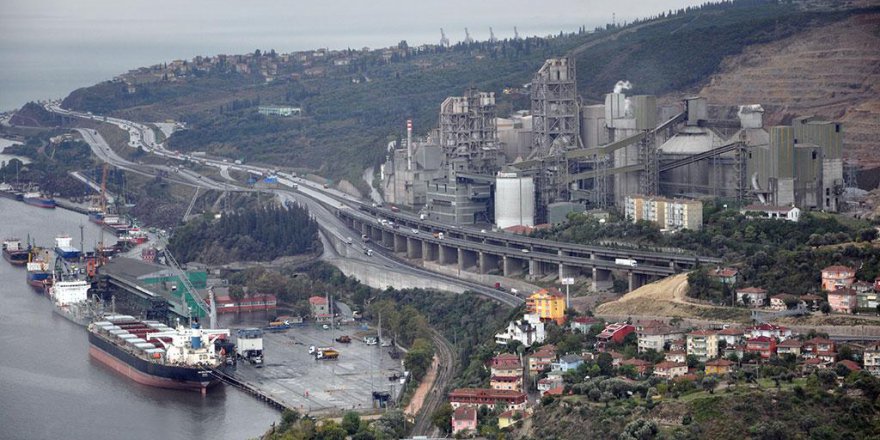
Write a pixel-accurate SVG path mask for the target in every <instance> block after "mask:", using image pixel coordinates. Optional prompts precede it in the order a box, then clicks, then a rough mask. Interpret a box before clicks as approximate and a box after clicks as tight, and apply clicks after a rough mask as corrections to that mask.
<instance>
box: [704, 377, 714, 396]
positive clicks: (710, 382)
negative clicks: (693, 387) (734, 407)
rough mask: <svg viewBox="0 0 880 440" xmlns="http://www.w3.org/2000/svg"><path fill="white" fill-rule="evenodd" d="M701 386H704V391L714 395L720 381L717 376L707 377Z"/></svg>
mask: <svg viewBox="0 0 880 440" xmlns="http://www.w3.org/2000/svg"><path fill="white" fill-rule="evenodd" d="M701 385H703V391H706V392H708V393H709V394H714V393H715V387H716V386H717V385H718V379H716V378H715V376H706V377H704V378H703V381H702V382H701Z"/></svg>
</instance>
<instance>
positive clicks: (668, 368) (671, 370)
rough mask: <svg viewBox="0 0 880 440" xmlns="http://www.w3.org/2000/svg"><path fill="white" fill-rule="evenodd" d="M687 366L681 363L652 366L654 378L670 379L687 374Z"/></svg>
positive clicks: (661, 363) (664, 363)
mask: <svg viewBox="0 0 880 440" xmlns="http://www.w3.org/2000/svg"><path fill="white" fill-rule="evenodd" d="M687 372H688V366H687V364H685V363H681V362H668V361H664V362H660V363H659V364H657V365H654V376H657V377H662V378H666V379H672V378H675V377H678V376H683V375H685V374H687Z"/></svg>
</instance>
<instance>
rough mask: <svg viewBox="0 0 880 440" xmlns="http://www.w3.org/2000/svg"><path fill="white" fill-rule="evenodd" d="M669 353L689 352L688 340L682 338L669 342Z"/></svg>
mask: <svg viewBox="0 0 880 440" xmlns="http://www.w3.org/2000/svg"><path fill="white" fill-rule="evenodd" d="M669 351H687V339H686V338H684V337H682V338H681V339H676V340H674V341H671V342H669Z"/></svg>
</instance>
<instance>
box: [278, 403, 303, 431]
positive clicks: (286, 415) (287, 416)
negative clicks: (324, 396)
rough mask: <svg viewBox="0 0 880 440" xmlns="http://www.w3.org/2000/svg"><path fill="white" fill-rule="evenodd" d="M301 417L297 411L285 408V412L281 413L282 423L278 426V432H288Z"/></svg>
mask: <svg viewBox="0 0 880 440" xmlns="http://www.w3.org/2000/svg"><path fill="white" fill-rule="evenodd" d="M299 417H300V415H299V412H297V411H296V410H293V409H290V408H285V409H284V412H282V413H281V423H280V424H279V425H278V430H279V431H281V432H284V431H287V430H288V429H289V428H290V427H291V426H293V425H294V424H295V423H296V422H297V421H298V420H299Z"/></svg>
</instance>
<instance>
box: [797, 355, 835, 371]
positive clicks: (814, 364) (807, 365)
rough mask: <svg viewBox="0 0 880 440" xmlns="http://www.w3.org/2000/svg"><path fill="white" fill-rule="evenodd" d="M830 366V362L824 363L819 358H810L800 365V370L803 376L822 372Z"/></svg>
mask: <svg viewBox="0 0 880 440" xmlns="http://www.w3.org/2000/svg"><path fill="white" fill-rule="evenodd" d="M829 366H831V362H826V361H824V360H822V359H819V358H810V359H807V360H805V361H804V363H803V364H801V370H802V371H803V373H804V374H810V373H812V372H813V371H816V370H824V369H827V368H828V367H829Z"/></svg>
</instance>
